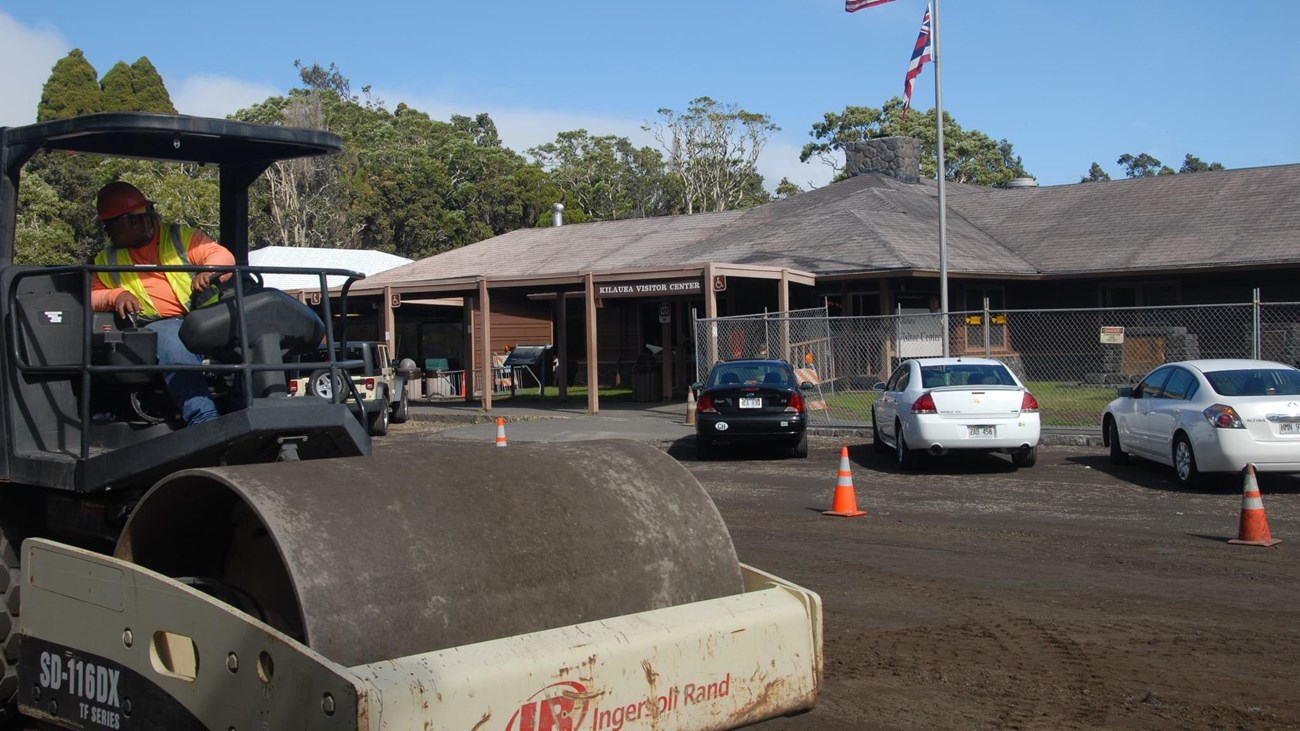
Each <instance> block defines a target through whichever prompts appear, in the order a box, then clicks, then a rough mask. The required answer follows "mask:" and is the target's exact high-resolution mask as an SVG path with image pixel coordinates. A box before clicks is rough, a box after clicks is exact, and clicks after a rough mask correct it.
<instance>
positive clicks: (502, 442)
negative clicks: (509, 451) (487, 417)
mask: <svg viewBox="0 0 1300 731" xmlns="http://www.w3.org/2000/svg"><path fill="white" fill-rule="evenodd" d="M497 446H498V447H505V446H508V445H507V444H506V420H505V419H503V418H501V417H500V416H498V417H497Z"/></svg>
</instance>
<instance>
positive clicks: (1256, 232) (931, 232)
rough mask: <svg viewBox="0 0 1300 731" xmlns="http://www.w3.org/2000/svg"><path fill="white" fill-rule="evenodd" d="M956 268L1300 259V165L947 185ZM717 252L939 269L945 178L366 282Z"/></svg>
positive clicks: (827, 271)
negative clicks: (1039, 184) (1049, 182)
mask: <svg viewBox="0 0 1300 731" xmlns="http://www.w3.org/2000/svg"><path fill="white" fill-rule="evenodd" d="M945 193H946V195H947V202H948V211H947V228H946V242H947V252H948V261H947V264H948V270H949V272H951V273H967V274H980V275H992V276H1035V275H1040V274H1044V275H1059V274H1066V275H1068V274H1086V273H1101V272H1125V271H1136V270H1152V269H1188V268H1199V267H1224V266H1233V265H1247V264H1251V265H1254V264H1260V263H1269V262H1286V263H1290V264H1296V263H1300V246H1298V245H1297V234H1296V228H1297V226H1296V214H1297V212H1300V205H1298V204H1297V203H1296V200H1297V199H1300V165H1282V166H1276V167H1266V168H1249V169H1240V170H1223V171H1213V172H1202V173H1195V174H1184V175H1175V176H1166V177H1156V178H1139V179H1134V180H1120V181H1114V182H1105V183H1081V184H1076V185H1062V186H1052V187H1043V188H1020V189H994V188H985V187H980V186H971V185H962V184H956V183H949V184H947V185H946V186H945ZM706 262H724V263H730V264H749V265H762V266H768V267H777V268H792V269H798V270H803V271H806V272H811V273H813V274H816V275H820V276H828V275H841V276H842V275H852V274H861V273H867V272H882V271H883V272H889V271H937V270H938V269H939V251H938V218H937V186H936V184H935V183H934V181H922V182H920V183H903V182H900V181H898V180H895V179H894V178H891V177H889V176H886V175H881V174H876V173H868V174H864V175H860V176H857V177H854V178H850V179H848V180H844V181H841V182H838V183H832V184H830V185H827V186H825V187H822V188H819V189H817V190H813V191H810V192H807V193H803V194H800V195H797V196H794V197H792V198H788V199H785V200H781V201H776V202H773V203H769V204H767V205H764V206H760V207H758V208H751V209H747V210H744V211H730V212H725V213H706V214H696V215H691V216H672V217H665V218H649V219H632V220H623V221H605V222H597V223H585V224H574V225H565V226H561V227H547V228H534V229H521V230H518V231H512V232H510V233H507V234H503V235H501V236H497V237H494V238H491V239H488V240H486V241H481V242H478V243H476V244H472V245H469V246H465V247H462V248H460V249H457V250H454V251H450V252H447V253H444V254H439V255H437V256H433V257H429V258H426V259H422V260H420V261H417V262H413V263H411V264H408V265H405V266H401V267H397V268H395V269H391V270H389V271H386V272H384V273H382V274H380V275H378V276H376V277H373V278H371V279H370V280H367V284H368V285H371V286H373V285H377V284H382V283H397V282H412V281H423V280H438V279H449V278H455V277H473V276H479V275H490V276H493V277H502V276H507V277H508V276H527V275H546V274H556V275H558V274H569V273H577V272H585V271H594V272H616V271H623V270H635V269H644V268H655V267H684V266H691V265H700V264H703V263H706Z"/></svg>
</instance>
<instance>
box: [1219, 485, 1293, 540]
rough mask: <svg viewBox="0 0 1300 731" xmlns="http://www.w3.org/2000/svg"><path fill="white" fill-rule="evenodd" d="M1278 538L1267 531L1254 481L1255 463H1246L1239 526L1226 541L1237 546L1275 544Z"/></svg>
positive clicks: (1257, 489)
mask: <svg viewBox="0 0 1300 731" xmlns="http://www.w3.org/2000/svg"><path fill="white" fill-rule="evenodd" d="M1281 542H1282V540H1281V539H1280V538H1274V537H1273V535H1272V534H1271V533H1269V532H1268V519H1267V518H1265V517H1264V501H1263V500H1262V499H1261V498H1260V497H1259V483H1257V482H1256V481H1255V465H1253V464H1248V465H1246V481H1245V485H1244V486H1243V487H1242V491H1241V527H1239V528H1238V529H1237V537H1236V538H1233V539H1231V540H1229V541H1228V543H1235V544H1237V545H1238V546H1264V547H1266V548H1267V547H1268V546H1276V545H1277V544H1279V543H1281Z"/></svg>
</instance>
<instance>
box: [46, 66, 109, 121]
mask: <svg viewBox="0 0 1300 731" xmlns="http://www.w3.org/2000/svg"><path fill="white" fill-rule="evenodd" d="M103 109H104V101H103V96H102V94H101V92H100V89H99V74H98V73H96V72H95V67H94V66H91V65H90V62H89V61H87V60H86V56H85V55H84V54H83V53H82V52H81V49H80V48H74V49H72V50H71V51H69V52H68V55H66V56H64V57H63V58H61V59H59V60H58V62H57V63H55V64H54V68H53V69H52V70H51V71H50V78H48V79H46V81H45V88H44V89H43V90H42V91H41V102H40V104H39V105H38V106H37V107H36V121H37V122H48V121H50V120H52V119H66V118H68V117H75V116H77V115H78V114H91V113H93V112H99V111H103Z"/></svg>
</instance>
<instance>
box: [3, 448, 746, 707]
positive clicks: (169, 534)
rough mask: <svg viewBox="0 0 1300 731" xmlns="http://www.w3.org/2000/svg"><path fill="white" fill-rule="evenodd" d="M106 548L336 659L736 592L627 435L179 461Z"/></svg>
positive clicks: (646, 453) (698, 490)
mask: <svg viewBox="0 0 1300 731" xmlns="http://www.w3.org/2000/svg"><path fill="white" fill-rule="evenodd" d="M485 468H486V473H485ZM359 486H363V487H364V488H365V489H358V487H359ZM519 486H528V488H529V489H527V490H520V489H510V488H512V487H519ZM647 505H653V506H659V508H660V509H656V510H652V511H647V510H646V509H645V508H646V506H647ZM0 515H3V514H2V513H0ZM501 526H508V527H509V530H501V529H500V528H501ZM116 555H117V556H118V557H119V558H121V559H123V560H127V561H131V562H133V563H135V564H137V565H140V566H143V567H145V568H149V569H151V570H153V571H158V572H160V573H162V574H164V575H167V576H173V577H191V578H189V579H187V580H186V581H187V583H190V584H191V585H192V586H194V587H195V588H197V589H200V590H201V591H205V592H207V593H209V594H211V595H212V596H215V597H219V598H220V599H221V601H224V602H227V603H229V604H231V605H232V606H234V607H236V608H237V609H239V610H240V611H243V612H247V613H249V614H252V615H253V616H257V617H265V620H264V621H266V622H267V623H268V624H270V625H271V626H272V627H276V628H282V631H284V632H285V633H286V634H287V635H289V636H290V637H293V638H295V639H297V640H299V641H300V642H302V643H303V644H305V645H307V646H308V647H311V648H312V649H313V650H315V651H316V652H318V653H320V654H321V655H322V656H324V657H326V658H328V659H329V660H331V661H332V662H335V663H338V664H340V665H343V666H344V667H355V666H357V665H365V664H370V663H376V662H379V661H381V660H388V659H392V658H398V657H408V656H410V655H415V654H420V653H425V652H433V651H436V650H441V649H446V648H450V647H459V646H462V645H468V644H474V643H480V642H486V641H488V640H495V639H501V638H505V637H515V636H517V635H521V634H526V633H531V632H540V631H543V630H547V629H553V628H556V627H564V626H567V625H571V624H576V623H579V622H589V621H597V620H599V619H602V618H607V617H619V616H623V615H627V614H633V613H638V612H645V611H651V610H655V609H662V608H665V607H670V606H679V605H684V604H690V603H693V602H699V601H703V600H706V599H713V598H719V597H724V596H733V595H737V594H741V593H743V591H744V581H743V579H742V577H741V570H740V564H739V561H738V560H737V558H736V552H735V548H734V547H733V546H732V544H731V537H730V535H729V533H728V532H727V527H726V524H725V523H723V521H722V516H721V514H719V513H718V510H717V508H716V507H715V506H714V504H713V501H712V500H711V499H710V498H709V495H708V493H707V492H705V490H704V488H703V487H701V486H700V484H699V482H698V481H696V479H695V478H694V476H692V475H691V473H690V471H688V470H687V469H686V468H685V467H683V466H682V465H681V464H680V463H679V462H677V460H675V459H673V458H672V457H670V456H668V455H667V454H665V453H664V452H663V451H661V450H659V449H657V448H655V447H653V446H651V445H649V444H642V443H639V442H632V441H627V440H603V441H587V442H574V443H547V444H540V443H539V444H529V443H527V442H523V443H518V444H512V445H511V446H510V448H509V449H498V448H496V447H495V446H494V445H492V444H491V443H456V444H439V443H429V442H427V441H424V440H420V441H419V442H416V441H412V442H409V443H400V442H399V443H397V444H393V445H391V447H390V451H388V453H387V454H386V455H385V456H384V457H382V458H381V457H379V456H378V455H376V456H367V457H355V458H351V459H317V460H304V461H301V462H286V463H281V464H274V465H263V464H254V465H237V466H226V467H203V468H194V469H188V470H181V471H180V472H177V473H175V474H173V475H170V476H168V477H166V478H164V479H163V480H161V481H160V482H159V483H158V484H157V485H155V486H154V487H153V488H152V489H151V490H150V491H149V492H148V493H147V494H146V495H145V496H144V497H143V498H141V500H140V502H139V503H137V505H136V507H135V509H134V510H133V511H132V513H131V515H130V517H129V519H128V521H127V525H126V527H125V528H124V529H123V531H122V537H121V538H120V539H119V542H118V545H117V551H116ZM637 555H641V556H652V557H653V558H654V560H646V561H639V560H633V561H629V560H628V558H627V557H628V556H637ZM413 566H416V567H418V569H419V570H414V571H413V570H412V567H413ZM196 577H197V578H196ZM358 577H364V582H363V583H364V586H362V585H361V584H358ZM359 587H360V588H363V589H364V590H363V591H358V588H359ZM117 631H120V630H117ZM215 664H216V665H217V666H218V667H219V666H220V659H219V658H218V660H217V662H216V663H215ZM217 672H224V671H221V670H218V671H217ZM221 728H226V726H225V725H224V724H223V725H222V726H221Z"/></svg>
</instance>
